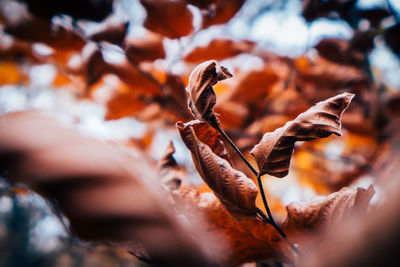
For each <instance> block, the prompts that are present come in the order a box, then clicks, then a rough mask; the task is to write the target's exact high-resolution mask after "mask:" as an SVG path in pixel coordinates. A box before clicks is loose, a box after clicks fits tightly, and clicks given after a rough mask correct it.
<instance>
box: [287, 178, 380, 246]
mask: <svg viewBox="0 0 400 267" xmlns="http://www.w3.org/2000/svg"><path fill="white" fill-rule="evenodd" d="M374 194H375V189H374V187H373V186H372V185H371V186H370V187H369V188H368V189H363V188H360V187H358V188H349V187H344V188H342V189H341V190H340V191H338V192H335V193H332V194H330V195H329V196H326V197H322V196H321V197H316V198H314V199H311V200H310V201H309V202H305V203H300V202H295V203H292V204H290V205H288V206H287V207H286V210H287V213H288V215H287V218H286V220H285V222H284V223H283V230H284V231H285V232H286V234H287V235H288V237H289V240H291V241H292V242H295V243H299V244H302V245H305V246H307V245H311V244H312V242H313V241H315V239H316V238H318V236H321V233H323V232H324V231H326V230H327V229H328V227H333V226H335V225H337V224H339V223H341V222H343V221H344V220H345V219H346V217H349V215H351V214H354V213H355V212H360V213H365V212H366V211H367V209H368V207H369V201H370V200H371V198H372V197H373V195H374Z"/></svg>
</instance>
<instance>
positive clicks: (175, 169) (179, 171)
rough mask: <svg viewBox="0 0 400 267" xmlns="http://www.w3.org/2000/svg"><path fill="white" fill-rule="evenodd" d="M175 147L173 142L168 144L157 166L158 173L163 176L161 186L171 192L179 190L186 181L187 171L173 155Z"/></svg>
mask: <svg viewBox="0 0 400 267" xmlns="http://www.w3.org/2000/svg"><path fill="white" fill-rule="evenodd" d="M174 153H175V147H174V144H173V143H172V141H170V142H169V143H168V146H167V148H166V149H165V152H164V154H163V155H162V157H161V159H160V161H159V162H158V165H157V170H158V173H160V176H161V180H162V182H161V184H162V185H163V186H165V187H166V188H167V190H169V191H173V190H177V189H178V188H179V186H180V185H181V184H182V181H183V180H184V173H185V169H184V168H183V166H181V165H178V163H177V162H176V160H175V158H174V156H173V154H174Z"/></svg>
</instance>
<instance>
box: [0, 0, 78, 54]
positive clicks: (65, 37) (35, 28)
mask: <svg viewBox="0 0 400 267" xmlns="http://www.w3.org/2000/svg"><path fill="white" fill-rule="evenodd" d="M3 15H4V16H5V25H4V26H5V27H4V30H5V32H7V33H9V34H11V35H13V36H15V37H16V38H18V39H21V40H25V41H29V42H41V43H45V44H47V45H49V46H51V47H54V48H57V49H73V50H77V51H79V50H80V49H82V47H83V46H84V44H85V41H84V40H83V37H82V36H81V35H80V34H78V33H77V32H75V31H74V30H73V29H72V28H71V27H68V26H66V25H61V24H55V23H52V22H51V21H48V20H46V19H43V18H38V17H34V16H32V15H30V14H27V13H26V12H25V11H24V10H21V7H20V6H18V7H16V11H15V14H13V13H10V14H8V13H4V12H3Z"/></svg>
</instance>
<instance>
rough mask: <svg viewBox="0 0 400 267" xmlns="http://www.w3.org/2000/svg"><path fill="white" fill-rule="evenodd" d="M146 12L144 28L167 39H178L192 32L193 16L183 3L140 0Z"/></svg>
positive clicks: (165, 0) (164, 0) (167, 0)
mask: <svg viewBox="0 0 400 267" xmlns="http://www.w3.org/2000/svg"><path fill="white" fill-rule="evenodd" d="M140 2H141V3H142V5H143V6H144V8H145V9H146V12H147V18H146V20H145V22H144V26H145V27H146V28H147V29H149V30H151V31H153V32H156V33H159V34H161V35H164V36H166V37H168V38H172V39H174V38H179V37H182V36H185V35H188V34H190V33H191V32H192V31H193V22H192V20H193V15H192V13H191V12H190V10H189V9H188V8H187V5H186V2H185V1H183V0H182V1H169V0H141V1H140Z"/></svg>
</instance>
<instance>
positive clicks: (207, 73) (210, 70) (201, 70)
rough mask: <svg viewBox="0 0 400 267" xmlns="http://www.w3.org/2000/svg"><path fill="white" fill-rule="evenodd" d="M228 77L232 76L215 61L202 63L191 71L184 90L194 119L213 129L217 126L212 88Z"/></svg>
mask: <svg viewBox="0 0 400 267" xmlns="http://www.w3.org/2000/svg"><path fill="white" fill-rule="evenodd" d="M230 77H232V74H231V73H230V72H229V71H228V70H227V69H226V68H225V67H223V66H221V65H219V64H218V63H217V62H216V61H215V60H209V61H206V62H203V63H201V64H199V65H197V67H196V68H195V69H194V70H193V71H192V73H191V74H190V77H189V85H188V87H187V88H186V90H187V92H188V106H189V108H190V110H191V112H192V114H193V116H194V117H195V118H196V119H198V120H201V121H205V122H207V123H209V124H210V125H211V126H213V127H217V126H218V125H219V122H218V119H217V117H216V114H215V113H214V106H215V104H216V102H217V97H216V95H215V92H214V89H213V88H212V86H213V85H215V84H216V83H217V82H218V81H221V80H224V79H227V78H230Z"/></svg>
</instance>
